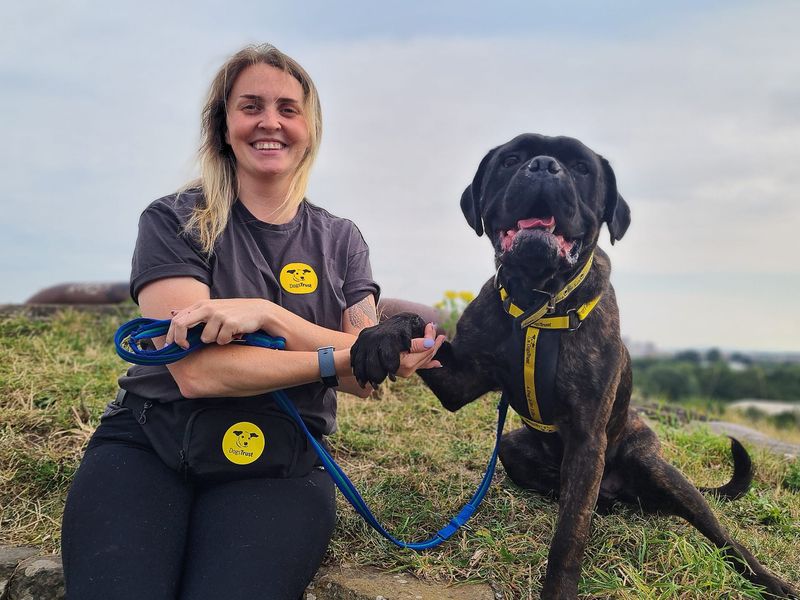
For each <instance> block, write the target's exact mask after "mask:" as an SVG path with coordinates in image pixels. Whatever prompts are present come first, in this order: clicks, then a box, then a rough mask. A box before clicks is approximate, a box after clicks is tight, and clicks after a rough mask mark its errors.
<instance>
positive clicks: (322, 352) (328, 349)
mask: <svg viewBox="0 0 800 600" xmlns="http://www.w3.org/2000/svg"><path fill="white" fill-rule="evenodd" d="M317 358H318V360H319V378H320V379H321V380H322V383H324V384H325V385H326V386H327V387H336V386H338V385H339V378H338V377H336V365H335V364H334V362H333V346H325V347H324V348H319V349H317Z"/></svg>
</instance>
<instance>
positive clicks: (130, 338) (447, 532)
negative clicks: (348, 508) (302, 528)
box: [114, 318, 508, 550]
mask: <svg viewBox="0 0 800 600" xmlns="http://www.w3.org/2000/svg"><path fill="white" fill-rule="evenodd" d="M169 325H170V320H169V319H166V320H161V321H159V320H155V319H145V318H138V319H134V320H133V321H129V322H128V323H125V324H124V325H123V326H122V327H120V328H119V329H118V330H117V333H116V334H115V335H114V346H115V347H116V350H117V354H118V355H119V356H120V358H122V359H123V360H126V361H128V362H131V363H134V364H137V365H149V366H153V365H167V364H170V363H173V362H176V361H178V360H180V359H182V358H184V357H185V356H187V355H188V354H189V353H190V352H194V351H195V350H198V349H199V348H202V347H204V346H206V345H207V344H205V343H204V342H203V341H202V340H201V339H200V335H201V334H202V332H203V327H204V326H203V325H202V324H200V325H197V326H195V327H193V328H192V329H190V330H189V332H188V334H187V341H188V342H189V347H188V348H186V349H184V348H181V347H180V346H178V345H177V344H175V343H172V344H168V345H166V346H164V347H163V348H161V349H160V350H155V349H149V348H145V347H144V345H143V344H142V342H143V340H149V339H150V338H154V337H159V336H163V335H166V333H167V331H168V330H169ZM126 342H127V344H126ZM235 343H240V344H244V345H247V346H257V347H260V348H272V349H276V350H283V349H285V347H286V340H285V339H284V338H282V337H272V336H270V335H267V334H266V333H264V332H261V331H259V332H256V333H248V334H246V335H244V336H243V337H242V339H240V340H236V341H235ZM126 345H127V348H126V347H125V346H126ZM128 348H130V349H128ZM270 395H271V396H272V398H273V399H274V400H275V403H276V404H277V405H278V406H280V407H281V409H282V410H283V411H284V412H285V413H286V414H288V415H289V416H290V417H292V419H294V421H295V422H296V423H297V425H298V426H299V427H300V428H301V429H302V430H303V431H304V432H305V434H306V437H307V438H308V441H309V442H310V443H311V445H312V446H313V447H314V450H316V452H317V455H318V456H319V458H320V460H321V461H322V464H323V465H324V466H325V469H326V471H327V472H328V474H329V475H330V476H331V478H332V479H333V482H334V483H335V484H336V487H338V488H339V491H340V492H341V493H342V495H343V496H344V497H345V498H347V501H348V502H350V504H351V505H352V506H353V508H354V509H355V511H356V512H357V513H358V514H360V515H361V516H362V517H363V519H364V520H365V521H366V522H367V523H368V524H369V525H370V526H371V527H372V528H373V529H374V530H375V531H377V532H378V533H379V534H381V535H382V536H383V537H385V538H386V539H387V540H389V541H390V542H392V543H393V544H395V545H396V546H400V547H401V548H410V549H411V550H427V549H429V548H435V547H436V546H438V545H439V544H441V543H442V542H444V541H445V540H446V539H448V538H450V537H451V536H452V535H453V534H454V533H455V532H456V531H458V530H459V528H461V526H462V525H464V524H465V523H466V522H467V521H468V520H469V518H470V517H471V516H472V514H473V513H474V512H475V511H476V510H477V508H478V506H479V505H480V503H481V501H482V500H483V498H484V496H485V495H486V492H487V491H489V486H490V485H491V483H492V477H493V476H494V470H495V466H496V465H497V453H498V450H499V448H500V438H501V437H502V434H503V426H504V425H505V421H506V414H507V412H508V402H507V400H505V398H501V399H500V402H499V403H498V404H497V413H498V414H497V436H496V438H495V444H494V450H492V455H491V458H490V459H489V464H488V465H487V467H486V473H484V475H483V479H482V480H481V482H480V484H479V485H478V489H477V490H476V491H475V494H473V496H472V498H471V499H470V501H469V502H467V504H466V505H464V508H462V509H461V510H460V511H459V512H458V514H457V515H456V516H455V517H453V518H452V519H450V521H449V522H448V523H447V525H445V526H444V527H442V528H441V529H440V530H439V531H437V532H436V533H435V534H434V535H433V537H431V538H430V539H429V540H426V541H424V542H404V541H402V540H398V539H397V538H395V537H394V536H393V535H392V534H391V533H389V532H388V531H386V529H384V528H383V526H381V524H380V523H379V522H378V520H377V519H376V518H375V515H373V514H372V511H370V509H369V507H368V506H367V503H366V502H365V501H364V499H363V498H362V497H361V494H359V493H358V490H357V489H356V486H355V485H353V482H352V481H350V478H349V477H347V475H346V474H345V472H344V471H343V470H342V468H341V467H340V466H339V465H338V464H337V463H336V461H335V460H334V459H333V457H332V456H331V455H330V453H329V452H328V451H327V450H326V449H325V447H324V446H323V445H322V444H320V443H319V442H318V441H317V440H316V438H315V437H314V436H313V435H312V434H311V432H310V431H309V430H308V427H306V424H305V422H304V421H303V419H302V417H301V416H300V413H299V412H297V409H296V408H295V406H294V404H292V401H291V400H289V397H288V396H287V395H286V393H285V392H284V391H283V390H276V391H274V392H271V394H270Z"/></svg>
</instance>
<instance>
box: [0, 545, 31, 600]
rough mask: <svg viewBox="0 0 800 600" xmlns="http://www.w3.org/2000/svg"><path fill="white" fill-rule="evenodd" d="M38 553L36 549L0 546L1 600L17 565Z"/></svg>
mask: <svg viewBox="0 0 800 600" xmlns="http://www.w3.org/2000/svg"><path fill="white" fill-rule="evenodd" d="M37 552H38V550H36V548H31V547H29V546H21V547H15V546H0V598H2V597H3V592H5V591H6V586H7V585H8V581H9V579H11V575H12V574H13V573H14V570H15V569H16V568H17V565H18V564H19V563H21V562H22V561H23V560H25V559H26V558H30V557H31V556H34V555H35V554H36V553H37Z"/></svg>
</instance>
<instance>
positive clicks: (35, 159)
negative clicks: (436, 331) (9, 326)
mask: <svg viewBox="0 0 800 600" xmlns="http://www.w3.org/2000/svg"><path fill="white" fill-rule="evenodd" d="M221 6H223V7H224V9H223V10H220V7H221ZM798 22H800V4H798V3H796V2H769V1H766V2H759V3H756V2H752V3H746V2H737V1H725V2H689V1H683V0H678V1H676V2H670V3H655V2H651V3H646V2H634V1H621V0H611V1H609V2H603V3H595V2H581V1H579V2H572V3H569V4H564V3H554V2H546V3H545V2H538V1H519V2H517V1H510V0H505V1H495V2H492V3H488V2H473V1H467V0H462V1H458V2H456V1H451V0H445V1H442V2H430V1H428V2H421V1H418V0H409V1H407V2H403V3H392V4H391V5H389V3H382V2H360V1H359V2H355V1H337V2H330V1H328V0H311V1H306V2H294V3H278V2H273V1H269V0H262V1H259V2H255V1H253V2H237V1H235V0H231V1H229V2H226V3H224V5H223V4H220V3H219V2H203V1H200V2H192V3H182V2H173V3H164V2H150V1H141V2H136V3H109V2H92V1H81V0H74V1H71V2H64V1H51V0H44V1H40V2H35V3H21V2H13V3H12V2H7V3H3V4H2V6H0V89H2V94H0V134H1V135H2V137H3V139H4V143H3V144H2V145H0V304H2V303H16V302H22V301H24V300H25V299H26V298H28V297H29V296H31V295H32V294H34V293H35V292H36V291H38V290H40V289H42V288H45V287H48V286H51V285H54V284H57V283H63V282H115V281H125V280H127V278H128V275H129V269H130V256H131V252H132V249H133V244H134V241H135V238H136V224H137V220H138V216H139V214H140V213H141V211H142V210H143V209H144V208H145V207H146V206H147V205H148V204H149V203H150V202H151V201H152V200H154V199H156V198H158V197H160V196H163V195H166V194H168V193H171V192H173V191H175V190H176V189H177V188H178V187H180V186H181V185H182V184H183V183H185V182H186V181H188V180H189V179H191V178H193V176H194V174H195V173H196V171H195V156H196V148H197V145H198V140H199V121H200V117H199V114H200V109H201V107H202V104H203V101H204V97H205V94H206V91H207V86H208V84H209V83H210V81H211V78H212V77H213V75H214V73H215V71H216V70H217V69H218V68H219V66H220V65H221V64H222V62H224V60H225V59H226V58H227V57H228V56H229V55H231V54H233V53H234V52H235V51H236V50H238V49H239V48H241V47H242V46H243V45H245V44H247V43H253V42H264V41H267V42H271V43H273V44H275V45H276V46H278V47H279V48H281V49H282V50H283V51H285V52H286V53H288V54H289V55H291V56H292V57H294V58H295V59H297V60H298V61H299V62H300V63H301V64H303V65H304V67H305V68H306V69H307V70H308V71H309V73H310V74H311V76H312V77H313V79H314V81H315V82H316V84H317V87H318V89H319V91H320V96H321V99H322V106H323V115H324V134H323V141H322V147H321V151H320V155H319V158H318V160H317V164H316V166H315V169H314V172H313V175H312V181H311V186H310V188H309V193H308V196H309V198H310V199H311V200H312V201H313V202H314V203H316V204H319V205H322V206H324V207H325V208H327V209H329V210H330V211H331V212H333V213H334V214H337V215H340V216H344V217H348V218H350V219H352V220H353V221H355V222H356V223H357V224H358V225H359V228H360V229H361V231H362V233H363V235H364V237H365V239H366V241H367V243H368V244H369V246H370V249H371V258H372V266H373V271H374V274H375V277H376V279H377V280H378V281H379V283H380V284H381V286H382V289H383V295H384V296H387V297H401V298H406V299H409V300H415V301H418V302H424V303H429V304H432V303H434V302H436V301H438V300H440V299H441V298H442V295H443V292H444V291H445V290H457V291H458V290H468V291H473V292H477V290H478V289H479V288H480V286H481V285H482V283H483V282H484V281H485V280H486V279H488V278H489V277H490V276H491V275H492V271H493V262H492V250H491V247H490V245H489V242H488V241H487V239H486V238H485V237H484V238H478V237H477V236H476V235H475V233H474V232H473V231H472V230H471V229H470V228H469V227H468V226H467V224H466V222H465V221H464V219H463V216H462V214H461V211H460V208H459V199H460V196H461V193H462V191H463V190H464V188H465V187H466V185H467V184H469V182H470V181H471V180H472V176H473V174H474V171H475V169H476V167H477V165H478V163H479V162H480V159H481V158H482V157H483V156H484V154H485V153H486V152H487V151H488V150H490V149H491V148H493V147H495V146H497V145H499V144H502V143H504V142H505V141H507V140H509V139H511V138H512V137H514V136H515V135H517V134H519V133H523V132H536V133H543V134H547V135H568V136H572V137H576V138H578V139H580V140H582V141H583V142H584V143H586V144H587V145H588V146H589V147H591V148H592V149H594V150H595V151H597V152H598V153H600V154H602V155H603V156H605V157H606V158H608V159H609V161H610V162H611V164H612V166H613V167H614V170H615V172H616V176H617V181H618V185H619V189H620V191H621V193H622V195H623V196H624V197H625V199H626V201H627V202H628V204H629V205H630V207H631V211H632V223H631V227H630V229H629V230H628V233H627V234H626V235H625V237H624V239H622V240H621V241H619V242H618V243H617V244H615V245H614V246H613V247H611V245H610V244H609V243H608V236H607V233H606V232H604V233H603V234H602V237H601V245H602V247H603V248H604V249H605V250H606V251H607V252H609V254H610V256H611V259H612V264H613V268H614V271H613V274H612V282H613V284H614V286H615V289H616V293H617V298H618V301H619V304H620V311H621V321H622V330H623V334H624V335H625V336H626V337H627V338H629V339H631V340H635V341H641V342H644V341H649V342H653V343H655V344H656V345H657V346H659V347H661V348H669V349H679V348H710V347H720V348H724V349H729V350H760V351H800V317H798V316H797V311H796V308H795V307H796V306H797V304H798V302H800V266H798V262H797V261H794V260H793V258H792V257H793V256H795V255H796V245H797V239H798V229H799V228H800V202H798V200H800V198H798V194H799V193H800V192H798V190H800V168H798V164H800V60H798V57H800V37H799V36H797V35H796V24H797V23H798Z"/></svg>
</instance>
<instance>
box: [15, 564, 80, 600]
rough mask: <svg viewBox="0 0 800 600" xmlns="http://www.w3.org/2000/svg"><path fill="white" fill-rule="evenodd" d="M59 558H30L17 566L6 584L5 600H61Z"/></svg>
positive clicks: (63, 592) (62, 579)
mask: <svg viewBox="0 0 800 600" xmlns="http://www.w3.org/2000/svg"><path fill="white" fill-rule="evenodd" d="M65 595H66V592H65V591H64V569H63V567H62V566H61V557H60V556H56V555H50V556H32V557H30V558H26V559H25V560H23V561H22V562H21V563H19V565H17V568H16V570H15V571H14V574H13V575H12V576H11V581H10V582H9V583H8V590H7V595H6V597H5V598H7V600H63V599H64V597H65Z"/></svg>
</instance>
